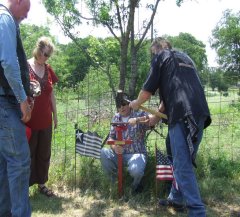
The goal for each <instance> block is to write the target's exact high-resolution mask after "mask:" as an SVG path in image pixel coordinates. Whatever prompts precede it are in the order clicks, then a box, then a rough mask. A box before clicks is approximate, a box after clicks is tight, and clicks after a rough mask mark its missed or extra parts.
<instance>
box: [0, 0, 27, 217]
mask: <svg viewBox="0 0 240 217" xmlns="http://www.w3.org/2000/svg"><path fill="white" fill-rule="evenodd" d="M29 9H30V0H3V1H1V2H0V216H4V217H10V216H14V217H29V216H31V208H30V202H29V175H30V151H29V146H28V142H27V137H26V128H25V123H26V122H27V121H29V120H30V118H31V107H30V105H29V104H28V95H29V94H30V93H29V89H30V88H29V77H28V76H29V72H28V67H27V59H26V55H25V53H24V50H23V46H22V42H21V38H20V33H19V23H20V22H21V21H22V20H23V19H24V18H26V17H27V14H28V11H29Z"/></svg>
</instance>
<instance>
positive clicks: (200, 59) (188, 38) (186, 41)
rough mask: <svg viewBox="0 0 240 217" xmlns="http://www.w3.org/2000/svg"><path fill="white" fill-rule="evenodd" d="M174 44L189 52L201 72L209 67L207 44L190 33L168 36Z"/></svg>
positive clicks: (175, 46)
mask: <svg viewBox="0 0 240 217" xmlns="http://www.w3.org/2000/svg"><path fill="white" fill-rule="evenodd" d="M167 38H168V40H169V41H170V42H171V44H172V46H173V47H174V48H176V49H178V50H180V51H182V52H184V53H186V54H188V55H189V56H190V57H191V58H192V59H193V61H194V62H195V64H196V67H197V69H198V71H199V72H201V71H202V70H203V69H204V68H206V67H207V55H206V45H205V44H203V42H202V41H199V40H197V39H196V38H195V37H194V36H193V35H191V34H189V33H183V32H181V33H179V35H178V36H167Z"/></svg>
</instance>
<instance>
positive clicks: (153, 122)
mask: <svg viewBox="0 0 240 217" xmlns="http://www.w3.org/2000/svg"><path fill="white" fill-rule="evenodd" d="M160 120H161V119H160V118H159V117H158V116H156V115H150V116H149V126H155V125H156V124H157V123H158V122H159V121H160Z"/></svg>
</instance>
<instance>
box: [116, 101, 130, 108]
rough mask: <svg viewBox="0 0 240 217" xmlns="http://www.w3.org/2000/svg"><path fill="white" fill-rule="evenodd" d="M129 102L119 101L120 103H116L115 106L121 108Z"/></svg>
mask: <svg viewBox="0 0 240 217" xmlns="http://www.w3.org/2000/svg"><path fill="white" fill-rule="evenodd" d="M128 104H129V103H127V102H121V104H118V105H117V107H118V108H121V106H126V105H128Z"/></svg>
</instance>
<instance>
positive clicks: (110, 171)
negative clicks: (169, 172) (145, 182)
mask: <svg viewBox="0 0 240 217" xmlns="http://www.w3.org/2000/svg"><path fill="white" fill-rule="evenodd" d="M101 163H102V167H103V170H104V172H105V173H106V174H107V175H108V176H109V177H110V178H111V181H112V182H114V181H115V180H116V177H117V170H118V160H117V154H116V153H115V152H113V150H112V149H108V148H103V149H102V150H101ZM123 166H127V170H128V172H129V174H130V176H131V177H132V178H133V183H132V189H133V190H135V189H136V188H137V186H138V185H139V183H140V182H141V179H142V177H143V175H144V170H145V167H146V155H144V154H123Z"/></svg>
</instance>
